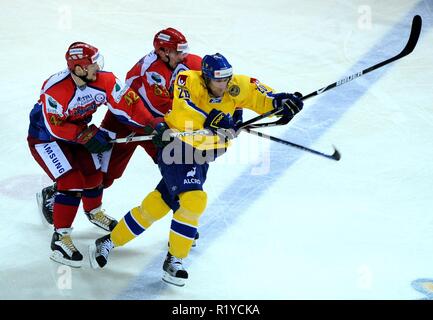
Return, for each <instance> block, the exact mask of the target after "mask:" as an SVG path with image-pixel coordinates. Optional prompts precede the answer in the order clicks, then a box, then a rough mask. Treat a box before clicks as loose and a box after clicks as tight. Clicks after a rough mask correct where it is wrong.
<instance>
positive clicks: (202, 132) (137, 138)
mask: <svg viewBox="0 0 433 320" xmlns="http://www.w3.org/2000/svg"><path fill="white" fill-rule="evenodd" d="M169 135H170V137H172V138H181V137H188V136H195V135H206V136H209V135H213V133H212V131H210V130H206V129H204V130H196V131H182V132H170V133H169ZM154 136H155V135H153V134H151V135H147V136H135V132H133V133H131V134H130V135H128V136H126V137H125V138H117V139H113V140H111V141H110V142H111V143H128V142H136V141H148V140H152V139H153V137H154Z"/></svg>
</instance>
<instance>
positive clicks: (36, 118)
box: [29, 102, 52, 141]
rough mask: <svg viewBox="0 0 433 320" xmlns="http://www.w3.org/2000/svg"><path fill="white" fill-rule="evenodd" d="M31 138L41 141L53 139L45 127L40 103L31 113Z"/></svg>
mask: <svg viewBox="0 0 433 320" xmlns="http://www.w3.org/2000/svg"><path fill="white" fill-rule="evenodd" d="M29 136H31V137H33V138H36V139H39V140H41V141H50V140H51V137H52V136H51V134H50V132H49V131H48V130H47V127H46V126H45V122H44V116H43V114H42V104H41V103H39V102H38V103H36V104H35V105H34V107H33V109H32V111H30V124H29Z"/></svg>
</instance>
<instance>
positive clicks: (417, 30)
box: [301, 15, 422, 100]
mask: <svg viewBox="0 0 433 320" xmlns="http://www.w3.org/2000/svg"><path fill="white" fill-rule="evenodd" d="M421 27H422V19H421V17H420V16H419V15H416V16H414V17H413V19H412V28H411V30H410V35H409V39H408V41H407V43H406V46H405V47H404V48H403V50H402V51H401V52H400V53H399V54H397V55H395V56H394V57H391V58H389V59H387V60H385V61H382V62H379V63H377V64H375V65H374V66H371V67H369V68H367V69H364V70H361V71H358V72H356V73H354V74H352V75H350V76H347V77H345V78H343V79H340V80H338V81H337V82H334V83H331V84H330V85H327V86H326V87H323V88H320V89H318V90H316V91H313V92H311V93H309V94H307V95H305V96H303V97H302V98H301V99H302V100H306V99H309V98H311V97H315V96H317V95H319V94H322V93H324V92H326V91H328V90H331V89H333V88H335V87H339V86H341V85H343V84H346V83H348V82H350V81H352V80H355V79H357V78H359V77H361V76H363V75H365V74H367V73H369V72H371V71H373V70H376V69H379V68H381V67H383V66H384V65H387V64H388V63H391V62H393V61H395V60H398V59H400V58H403V57H405V56H407V55H408V54H410V53H411V52H412V51H413V50H414V49H415V46H416V44H417V43H418V39H419V36H420V34H421Z"/></svg>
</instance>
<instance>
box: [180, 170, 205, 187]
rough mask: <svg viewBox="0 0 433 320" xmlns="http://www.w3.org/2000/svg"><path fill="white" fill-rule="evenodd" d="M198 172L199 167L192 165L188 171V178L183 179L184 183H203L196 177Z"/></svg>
mask: <svg viewBox="0 0 433 320" xmlns="http://www.w3.org/2000/svg"><path fill="white" fill-rule="evenodd" d="M196 172H197V167H192V169H191V170H190V171H188V172H187V173H186V179H183V183H184V184H201V180H200V179H196V178H194V177H195V174H196Z"/></svg>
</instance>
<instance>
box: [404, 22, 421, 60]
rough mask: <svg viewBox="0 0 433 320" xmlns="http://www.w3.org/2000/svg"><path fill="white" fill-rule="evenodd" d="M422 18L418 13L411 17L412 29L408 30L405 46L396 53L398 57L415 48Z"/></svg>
mask: <svg viewBox="0 0 433 320" xmlns="http://www.w3.org/2000/svg"><path fill="white" fill-rule="evenodd" d="M421 27H422V18H421V16H419V15H416V16H415V17H413V20H412V29H411V30H410V36H409V40H408V41H407V44H406V47H404V49H403V50H402V51H401V52H400V54H399V55H398V57H399V58H401V57H404V56H407V55H408V54H409V53H411V52H412V51H413V49H415V47H416V44H417V43H418V39H419V36H420V34H421Z"/></svg>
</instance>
